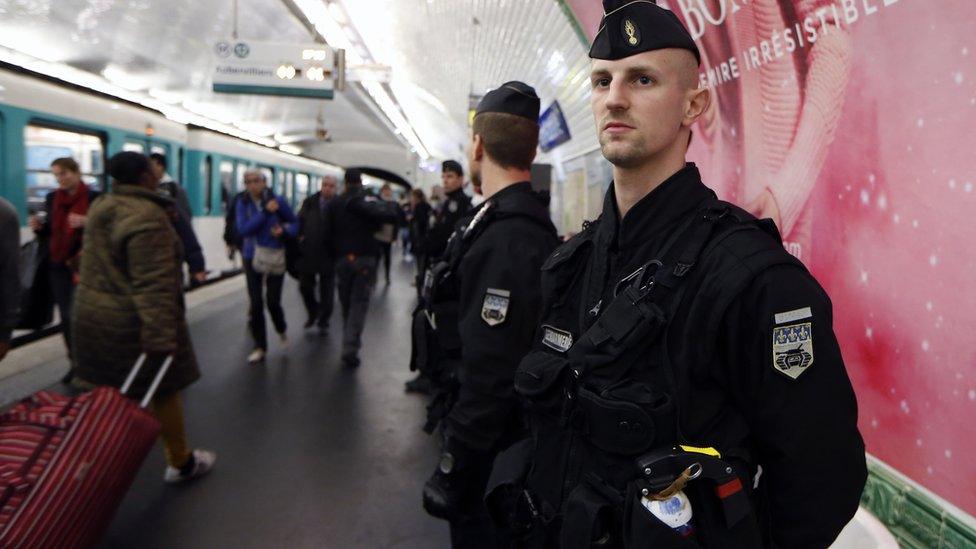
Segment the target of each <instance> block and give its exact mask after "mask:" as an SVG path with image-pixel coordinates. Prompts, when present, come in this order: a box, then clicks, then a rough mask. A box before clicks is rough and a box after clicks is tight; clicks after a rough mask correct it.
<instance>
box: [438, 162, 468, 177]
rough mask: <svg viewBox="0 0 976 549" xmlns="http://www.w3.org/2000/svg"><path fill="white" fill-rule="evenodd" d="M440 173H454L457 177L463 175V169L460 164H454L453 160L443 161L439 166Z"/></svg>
mask: <svg viewBox="0 0 976 549" xmlns="http://www.w3.org/2000/svg"><path fill="white" fill-rule="evenodd" d="M441 171H442V172H454V173H456V174H458V175H464V168H462V167H461V164H459V163H457V162H455V161H454V160H445V161H444V163H443V164H441Z"/></svg>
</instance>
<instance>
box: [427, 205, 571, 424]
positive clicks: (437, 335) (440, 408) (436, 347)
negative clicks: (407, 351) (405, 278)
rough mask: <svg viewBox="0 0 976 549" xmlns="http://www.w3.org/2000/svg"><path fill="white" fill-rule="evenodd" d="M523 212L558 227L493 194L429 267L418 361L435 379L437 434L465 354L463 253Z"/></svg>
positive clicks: (432, 417)
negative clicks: (461, 322) (492, 227)
mask: <svg viewBox="0 0 976 549" xmlns="http://www.w3.org/2000/svg"><path fill="white" fill-rule="evenodd" d="M514 217H521V218H524V219H527V220H530V221H532V222H534V223H536V224H538V225H540V226H543V227H545V228H546V230H549V231H554V229H553V227H552V224H551V222H550V221H549V220H548V219H542V218H540V217H539V216H538V214H537V213H536V212H535V211H533V210H532V209H531V208H525V207H522V205H521V204H519V203H518V202H516V201H506V202H505V203H503V204H501V205H499V204H496V203H495V202H492V201H491V200H490V199H489V200H488V201H487V202H485V203H484V204H483V205H482V206H481V207H480V208H479V209H478V210H477V212H476V213H475V215H474V216H473V217H472V218H471V221H470V222H468V223H466V224H464V225H463V226H462V227H459V228H457V229H455V231H454V233H452V235H451V237H450V240H448V244H447V249H446V250H445V252H444V254H443V255H442V256H441V258H440V259H439V260H438V261H436V262H434V263H433V264H432V265H431V266H430V267H428V269H427V272H426V273H425V275H424V285H423V291H422V293H421V303H420V306H419V307H418V308H417V310H416V311H415V312H414V318H413V333H412V338H413V345H414V362H415V364H416V366H417V369H419V370H420V371H421V372H422V373H424V374H426V375H427V377H428V378H429V379H430V380H431V381H432V384H433V398H432V400H431V403H430V404H429V405H428V407H427V422H426V423H425V425H424V431H425V432H427V433H432V432H434V430H435V429H436V428H437V425H438V424H439V423H440V421H441V420H442V419H444V418H445V417H447V415H448V413H450V410H451V408H452V407H453V405H454V402H455V400H456V398H457V391H458V384H457V379H456V370H457V366H458V362H459V361H460V358H461V335H460V333H459V331H458V323H459V320H460V317H461V310H460V302H459V299H460V293H461V285H460V282H461V281H460V280H459V278H458V276H457V273H458V270H459V268H460V265H461V261H462V259H464V255H465V254H466V253H467V251H468V250H469V249H471V246H472V245H473V244H474V243H475V241H477V239H478V237H479V236H480V235H481V234H483V233H484V231H485V230H486V229H487V228H488V226H489V225H491V224H492V223H495V222H498V221H500V220H503V219H511V218H514Z"/></svg>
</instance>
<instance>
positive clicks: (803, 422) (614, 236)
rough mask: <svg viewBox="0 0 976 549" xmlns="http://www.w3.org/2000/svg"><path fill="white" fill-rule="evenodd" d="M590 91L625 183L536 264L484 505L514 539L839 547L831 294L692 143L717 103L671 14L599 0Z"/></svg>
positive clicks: (604, 145) (840, 393)
mask: <svg viewBox="0 0 976 549" xmlns="http://www.w3.org/2000/svg"><path fill="white" fill-rule="evenodd" d="M604 11H605V15H604V17H603V20H602V21H601V26H600V29H599V32H598V33H597V35H596V38H595V39H594V42H593V45H592V48H591V50H590V57H591V58H592V65H591V84H592V107H593V114H594V119H595V122H596V125H597V132H598V135H599V140H600V146H601V149H602V151H603V155H604V156H605V157H606V158H607V160H608V161H610V163H611V164H613V176H614V179H613V183H612V184H611V185H610V188H609V190H608V191H607V194H606V199H605V201H604V206H603V213H602V215H601V216H600V218H599V219H597V220H596V221H595V222H593V223H588V224H586V225H584V228H583V230H582V232H581V233H580V234H578V235H577V236H575V237H574V238H573V239H571V240H570V241H569V242H567V243H566V244H564V245H562V246H561V247H560V248H558V249H557V250H556V251H555V252H553V254H552V255H551V256H550V257H549V259H548V260H547V261H546V263H545V265H544V266H543V268H542V288H543V313H542V317H541V321H540V322H539V325H538V329H537V331H536V336H535V342H534V348H533V351H532V352H531V353H529V354H528V355H527V356H526V357H525V358H524V359H523V360H522V362H521V363H520V365H519V369H518V371H517V372H516V375H515V388H516V391H517V392H518V394H519V395H520V396H521V398H522V401H523V404H524V406H525V409H527V410H528V411H529V424H530V426H531V428H532V437H531V438H530V439H528V440H527V441H525V442H523V443H521V444H517V445H515V446H513V447H512V448H511V449H510V450H509V451H508V452H506V453H504V454H502V455H501V456H499V458H498V459H497V460H496V462H495V468H494V471H493V474H492V479H491V480H490V481H489V483H488V487H487V499H486V501H487V502H488V506H489V509H490V510H491V511H492V513H493V516H494V517H495V518H496V519H498V520H500V521H501V522H503V523H505V524H507V526H508V528H509V529H510V530H511V532H512V534H513V535H514V536H515V537H516V538H517V539H519V540H520V541H519V543H520V544H521V545H519V547H530V548H533V547H562V548H564V549H566V548H574V547H591V546H592V547H596V546H599V547H624V548H632V547H641V548H643V547H647V548H651V547H653V548H661V547H749V548H753V547H826V546H828V545H830V544H831V542H833V540H834V539H835V538H836V536H837V534H838V533H839V532H840V531H841V529H842V528H843V527H844V525H845V524H846V523H847V522H848V521H849V520H850V519H851V517H852V516H853V515H854V512H855V511H856V509H857V506H858V501H859V498H860V495H861V490H862V488H863V486H864V482H865V478H866V467H865V457H864V444H863V442H862V439H861V435H860V433H859V432H858V430H857V404H856V401H855V397H854V392H853V390H852V388H851V383H850V380H849V379H848V376H847V372H846V370H845V367H844V363H843V361H842V359H841V353H840V349H839V348H838V344H837V340H836V338H835V336H834V332H833V328H832V315H833V311H832V308H831V303H830V300H829V298H828V297H827V294H826V293H825V292H824V290H823V289H822V288H821V287H820V285H819V284H818V283H817V281H816V280H815V279H814V278H813V277H812V276H811V275H810V273H809V272H808V271H807V270H806V268H805V267H804V266H803V265H802V264H801V263H800V262H799V261H798V260H796V259H794V258H793V257H792V256H790V255H789V254H787V253H786V252H785V250H784V249H783V247H782V245H781V242H780V238H779V234H778V232H777V230H776V227H775V226H774V225H773V224H772V223H771V222H769V221H768V220H767V221H758V220H756V219H755V218H753V217H752V216H750V215H749V214H747V213H746V212H744V211H743V210H741V209H739V208H737V207H735V206H733V205H731V204H728V203H725V202H721V201H719V200H718V199H717V198H716V196H715V193H713V192H712V191H711V190H710V189H709V188H708V187H706V186H705V184H704V183H703V182H702V181H701V177H700V175H699V172H698V169H697V168H696V167H695V165H694V164H691V163H687V162H686V160H685V155H686V152H687V149H688V144H689V141H690V139H691V128H692V126H693V124H694V123H695V122H696V121H697V120H698V118H699V117H700V116H701V115H702V113H703V112H704V111H705V110H706V108H707V107H708V104H709V100H710V97H709V91H708V90H707V89H701V88H699V87H698V84H697V72H698V65H699V62H700V55H699V52H698V49H697V47H696V46H695V43H694V41H693V40H692V38H691V36H690V35H689V34H688V32H687V30H686V29H685V28H684V27H683V26H682V24H681V23H680V21H679V20H678V18H677V17H676V16H675V15H674V14H673V13H672V12H670V11H668V10H666V9H664V8H661V7H658V6H657V5H656V4H655V3H653V2H649V1H646V0H638V1H621V0H616V1H614V0H605V1H604Z"/></svg>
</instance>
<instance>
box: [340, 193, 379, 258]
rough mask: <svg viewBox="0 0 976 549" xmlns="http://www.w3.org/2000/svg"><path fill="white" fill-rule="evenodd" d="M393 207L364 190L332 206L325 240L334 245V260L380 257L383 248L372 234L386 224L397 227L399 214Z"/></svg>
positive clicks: (343, 198)
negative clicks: (354, 257)
mask: <svg viewBox="0 0 976 549" xmlns="http://www.w3.org/2000/svg"><path fill="white" fill-rule="evenodd" d="M391 205H394V204H393V203H390V202H384V201H382V200H380V199H379V198H376V197H375V196H371V195H368V194H366V192H365V191H363V190H362V189H356V190H351V191H350V190H347V191H346V192H344V193H342V194H341V195H339V196H337V197H336V198H335V199H334V200H332V201H331V202H329V205H328V206H327V207H326V209H325V216H326V232H325V239H326V240H328V241H330V242H331V243H332V251H333V253H334V254H335V257H336V258H340V257H344V256H348V255H354V256H357V257H363V256H370V257H377V256H379V255H380V244H379V242H378V241H377V240H376V238H375V237H374V236H373V234H374V233H375V232H376V231H377V230H379V228H380V225H382V224H383V223H396V218H397V213H396V210H395V209H394V208H393V207H391Z"/></svg>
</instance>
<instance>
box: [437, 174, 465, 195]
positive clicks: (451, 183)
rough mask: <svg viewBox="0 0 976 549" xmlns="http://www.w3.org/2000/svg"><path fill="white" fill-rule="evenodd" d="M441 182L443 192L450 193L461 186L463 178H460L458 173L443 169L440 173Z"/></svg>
mask: <svg viewBox="0 0 976 549" xmlns="http://www.w3.org/2000/svg"><path fill="white" fill-rule="evenodd" d="M441 183H443V184H444V191H445V192H449V193H452V192H454V191H456V190H458V189H460V188H461V184H462V183H464V180H463V179H461V176H460V175H458V174H456V173H454V172H452V171H444V172H442V173H441Z"/></svg>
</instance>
